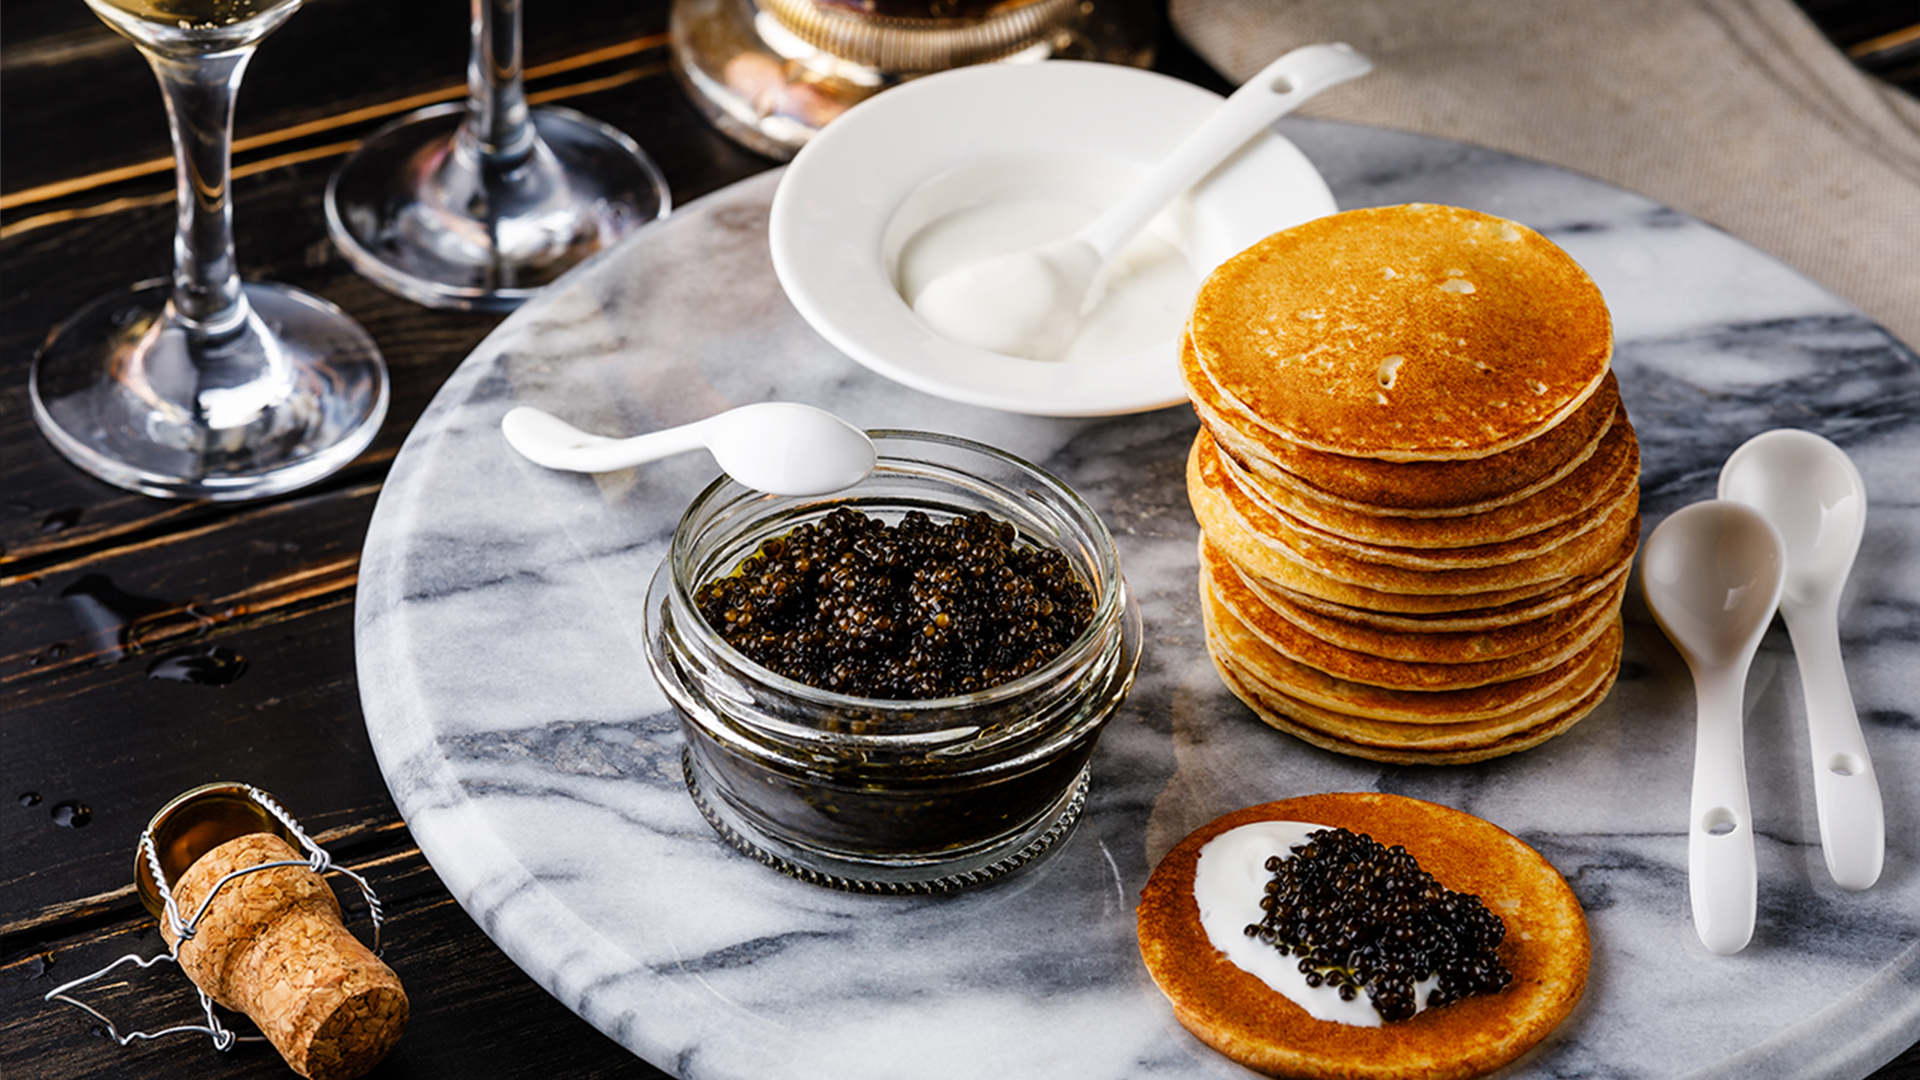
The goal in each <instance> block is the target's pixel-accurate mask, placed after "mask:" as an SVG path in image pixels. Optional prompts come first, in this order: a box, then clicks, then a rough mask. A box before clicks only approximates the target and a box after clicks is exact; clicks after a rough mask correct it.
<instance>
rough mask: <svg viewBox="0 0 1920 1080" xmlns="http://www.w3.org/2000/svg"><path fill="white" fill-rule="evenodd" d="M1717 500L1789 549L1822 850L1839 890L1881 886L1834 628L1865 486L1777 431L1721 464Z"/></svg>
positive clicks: (1875, 809)
mask: <svg viewBox="0 0 1920 1080" xmlns="http://www.w3.org/2000/svg"><path fill="white" fill-rule="evenodd" d="M1720 497H1721V498H1723V499H1731V500H1733V501H1735V502H1740V503H1745V504H1746V505H1748V506H1751V507H1753V508H1754V509H1756V510H1758V511H1760V513H1761V514H1763V515H1765V517H1766V518H1767V520H1768V521H1771V522H1773V527H1774V528H1776V529H1778V530H1779V531H1780V536H1781V538H1782V539H1783V540H1784V541H1785V543H1786V554H1787V584H1786V587H1785V588H1784V589H1783V590H1782V591H1781V593H1780V616H1781V618H1783V619H1785V620H1786V624H1787V633H1788V634H1789V635H1791V636H1792V638H1793V652H1794V656H1795V657H1796V658H1797V659H1798V660H1799V663H1800V685H1801V689H1802V690H1803V691H1804V692H1805V694H1806V699H1807V735H1808V742H1809V743H1810V744H1811V746H1812V749H1813V797H1814V805H1815V807H1816V808H1817V809H1818V812H1819V816H1820V847H1821V850H1822V851H1823V852H1824V853H1825V855H1826V858H1827V873H1829V874H1830V875H1832V877H1833V880H1834V882H1835V883H1836V884H1838V885H1839V886H1840V887H1841V888H1843V889H1864V888H1866V887H1868V886H1869V885H1872V884H1873V883H1874V882H1875V881H1877V880H1879V877H1880V869H1881V866H1882V864H1883V862H1884V861H1885V859H1886V843H1887V824H1886V815H1885V811H1884V809H1883V807H1882V806H1881V803H1880V784H1879V781H1877V780H1876V779H1875V778H1874V775H1873V760H1872V758H1870V757H1868V756H1867V742H1866V739H1865V738H1864V737H1863V736H1862V735H1861V734H1860V718H1859V716H1858V715H1856V714H1855V712H1854V708H1853V693H1852V691H1851V690H1850V689H1848V687H1847V671H1846V668H1845V667H1844V666H1843V665H1842V663H1841V660H1840V625H1839V623H1840V591H1841V589H1842V587H1844V586H1845V585H1846V582H1847V575H1848V574H1849V573H1851V572H1852V570H1853V558H1854V555H1855V554H1856V553H1857V552H1858V551H1859V550H1860V536H1861V534H1862V533H1863V532H1865V530H1866V520H1867V492H1866V485H1865V484H1864V483H1863V482H1862V481H1861V479H1860V470H1859V469H1857V468H1855V467H1854V464H1853V461H1852V459H1850V458H1848V457H1847V454H1846V451H1844V450H1841V449H1840V448H1839V447H1838V446H1835V445H1834V444H1833V443H1831V442H1829V441H1827V440H1826V439H1823V438H1821V437H1820V436H1818V435H1815V434H1814V433H1812V432H1810V431H1798V430H1795V429H1792V428H1781V429H1779V430H1776V431H1768V432H1764V433H1762V434H1760V435H1756V436H1754V437H1753V438H1751V439H1749V440H1747V441H1746V442H1745V443H1744V444H1742V445H1741V447H1740V449H1738V450H1735V451H1734V452H1733V456H1731V457H1729V458H1727V463H1726V464H1725V465H1724V466H1722V467H1721V469H1720Z"/></svg>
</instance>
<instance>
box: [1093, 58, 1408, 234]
mask: <svg viewBox="0 0 1920 1080" xmlns="http://www.w3.org/2000/svg"><path fill="white" fill-rule="evenodd" d="M1372 70H1373V63H1372V62H1371V61H1369V60H1368V59H1367V58H1366V57H1364V56H1361V55H1360V54H1359V53H1357V52H1355V51H1354V50H1353V49H1352V48H1350V47H1349V46H1346V45H1327V44H1322V45H1305V46H1302V47H1300V48H1298V49H1295V50H1293V51H1292V52H1289V53H1287V54H1286V55H1285V56H1282V57H1281V58H1280V59H1278V60H1275V61H1274V62H1273V63H1271V64H1268V65H1267V66H1266V67H1264V68H1262V69H1261V70H1260V72H1259V74H1257V75H1255V76H1254V77H1253V78H1251V79H1248V80H1247V81H1246V83H1245V84H1243V85H1242V86H1241V87H1240V89H1238V90H1235V91H1234V92H1233V94H1232V95H1231V96H1230V97H1228V98H1227V100H1226V101H1225V103H1223V104H1222V105H1221V106H1220V108H1218V109H1216V110H1214V113H1213V115H1212V116H1209V117H1208V118H1207V119H1206V121H1205V122H1204V123H1202V124H1201V125H1200V126H1199V127H1198V128H1195V129H1194V131H1193V133H1192V134H1190V135H1188V136H1187V137H1186V138H1185V139H1183V140H1181V143H1180V145H1179V146H1178V147H1177V148H1175V149H1174V151H1173V152H1172V153H1171V154H1169V155H1167V157H1166V158H1165V163H1164V164H1163V165H1161V166H1159V167H1158V168H1156V169H1155V170H1154V172H1153V173H1152V174H1151V175H1149V176H1148V177H1147V179H1146V180H1145V181H1144V182H1142V183H1141V184H1139V185H1137V186H1136V187H1135V188H1134V189H1133V190H1132V191H1131V192H1129V193H1128V194H1127V195H1126V196H1125V197H1124V198H1122V199H1121V200H1120V201H1119V202H1117V203H1115V204H1113V206H1111V207H1109V208H1108V209H1107V210H1106V211H1105V212H1103V213H1102V214H1101V215H1100V216H1099V217H1098V218H1095V219H1094V220H1093V221H1092V222H1090V223H1089V224H1088V225H1087V226H1086V227H1085V228H1083V229H1081V230H1080V232H1079V233H1077V234H1076V236H1077V238H1078V239H1080V240H1081V241H1083V242H1085V243H1086V244H1087V245H1088V246H1089V247H1091V248H1093V250H1094V251H1095V253H1097V254H1098V255H1099V256H1100V259H1101V261H1102V262H1104V261H1106V260H1108V259H1111V258H1112V257H1113V256H1114V253H1115V252H1118V251H1119V250H1120V249H1121V248H1122V247H1124V246H1125V245H1126V242H1127V241H1128V240H1131V239H1133V235H1134V234H1135V233H1137V232H1139V231H1140V230H1141V229H1142V228H1144V227H1145V226H1146V224H1147V222H1149V221H1151V220H1153V216H1154V215H1155V214H1157V213H1159V212H1160V211H1161V210H1162V209H1164V208H1165V207H1166V205H1167V204H1168V203H1170V202H1172V201H1173V199H1174V197H1175V196H1177V195H1179V194H1180V193H1181V192H1183V191H1185V190H1187V189H1188V188H1190V187H1192V186H1193V185H1194V184H1195V183H1197V182H1199V180H1200V179H1201V178H1202V177H1204V176H1206V175H1207V174H1208V173H1210V172H1212V171H1213V170H1214V168H1215V167H1216V166H1218V165H1219V164H1220V163H1221V162H1222V161H1225V160H1226V159H1227V157H1228V156H1229V155H1231V154H1232V153H1233V152H1234V151H1235V150H1238V149H1239V148H1240V147H1241V146H1242V145H1244V144H1245V143H1246V142H1247V140H1249V139H1251V138H1253V136H1255V135H1257V134H1259V132H1260V129H1261V128H1264V127H1266V126H1267V125H1269V124H1271V123H1273V122H1274V121H1275V120H1278V119H1280V118H1281V117H1282V116H1285V115H1286V114H1288V113H1290V112H1292V111H1293V110H1294V109H1296V108H1298V107H1300V106H1301V105H1304V104H1305V103H1306V101H1307V99H1308V98H1311V97H1313V96H1314V95H1315V94H1318V93H1319V92H1320V91H1322V90H1325V89H1327V88H1329V87H1332V86H1338V85H1339V84H1341V83H1343V82H1346V81H1347V80H1349V79H1357V78H1359V77H1360V76H1362V75H1365V74H1366V73H1367V72H1369V71H1372Z"/></svg>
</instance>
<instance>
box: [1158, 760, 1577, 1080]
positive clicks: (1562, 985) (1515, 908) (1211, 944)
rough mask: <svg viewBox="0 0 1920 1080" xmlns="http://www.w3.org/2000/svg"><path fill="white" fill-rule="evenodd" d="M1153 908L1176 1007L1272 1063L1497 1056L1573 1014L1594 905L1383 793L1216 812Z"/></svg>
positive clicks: (1453, 813)
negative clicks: (1583, 904)
mask: <svg viewBox="0 0 1920 1080" xmlns="http://www.w3.org/2000/svg"><path fill="white" fill-rule="evenodd" d="M1138 916H1139V937H1140V955H1141V958H1142V959H1143V960H1144V961H1145V962H1146V966H1147V970H1148V972H1149V973H1150V974H1151V975H1152V976H1153V980H1154V982H1155V983H1156V984H1157V985H1158V986H1159V987H1160V990H1161V992H1162V993H1164V994H1165V995H1166V996H1167V1000H1168V1001H1169V1002H1170V1003H1171V1004H1172V1006H1173V1012H1174V1016H1175V1017H1176V1018H1177V1019H1178V1020H1179V1021H1180V1023H1181V1024H1182V1025H1183V1026H1185V1027H1186V1028H1187V1029H1188V1030H1189V1031H1191V1032H1192V1033H1193V1034H1194V1035H1195V1036H1196V1037H1198V1038H1199V1039H1200V1040H1201V1041H1202V1042H1204V1043H1206V1044H1207V1045H1208V1046H1210V1047H1212V1048H1213V1049H1215V1050H1217V1051H1219V1052H1220V1053H1222V1054H1225V1055H1226V1056H1228V1057H1229V1058H1232V1059H1233V1060H1234V1061H1237V1062H1239V1063H1240V1064H1242V1065H1245V1066H1247V1067H1249V1068H1252V1069H1256V1070H1258V1071H1260V1072H1263V1073H1267V1074H1268V1075H1272V1076H1288V1077H1311V1078H1322V1077H1324V1078H1333V1077H1340V1078H1356V1080H1365V1078H1376V1077H1377V1078H1382V1080H1384V1078H1388V1077H1394V1078H1405V1077H1421V1078H1430V1080H1437V1078H1455V1080H1458V1078H1465V1077H1474V1076H1481V1075H1484V1074H1486V1073H1489V1072H1492V1071H1493V1070H1495V1069H1498V1068H1500V1067H1501V1066H1503V1065H1505V1064H1507V1063H1508V1062H1510V1061H1512V1060H1514V1059H1515V1058H1517V1057H1519V1056H1520V1055H1521V1054H1523V1053H1525V1052H1526V1051H1527V1050H1529V1049H1530V1048H1532V1047H1533V1046H1535V1045H1536V1044H1538V1043H1539V1042H1540V1041H1541V1040H1542V1039H1544V1038H1545V1037H1546V1036H1547V1035H1548V1033H1549V1032H1551V1031H1552V1030H1553V1029H1554V1028H1555V1027H1556V1026H1558V1025H1559V1023H1560V1022H1561V1021H1562V1020H1564V1019H1566V1017H1567V1015H1568V1014H1569V1013H1571V1012H1572V1011H1573V1008H1574V1006H1575V1005H1576V1004H1577V1003H1578V1002H1579V1000H1580V995H1581V992H1582V991H1583V990H1584V989H1585V986H1586V980H1587V967H1588V963H1589V958H1590V955H1591V946H1590V943H1589V941H1588V938H1587V924H1586V916H1585V914H1584V913H1583V912H1582V910H1581V908H1580V903H1579V901H1578V900H1577V899H1576V898H1575V897H1574V895H1573V892H1572V890H1571V889H1570V888H1568V886H1567V883H1566V881H1565V879H1564V878H1562V877H1561V876H1560V873H1559V871H1557V870H1555V869H1554V868H1553V866H1552V865H1551V864H1550V863H1548V862H1547V861H1546V860H1545V859H1544V858H1542V857H1541V856H1540V855H1539V854H1538V853H1537V852H1535V851H1534V850H1533V849H1532V848H1530V847H1528V846H1527V845H1526V844H1524V843H1522V842H1520V841H1519V840H1518V839H1516V838H1515V837H1513V836H1512V835H1511V834H1509V833H1507V832H1506V831H1505V830H1502V829H1500V828H1499V827H1498V826H1495V825H1493V824H1491V823H1489V822H1487V821H1484V820H1482V819H1480V818H1476V817H1474V816H1472V815H1470V814H1465V813H1462V812H1460V811H1457V810H1453V809H1450V808H1448V807H1445V806H1440V805H1438V804H1436V803H1430V802H1424V801H1421V800H1418V799H1409V798H1405V797H1402V796H1397V795H1382V794H1377V793H1371V792H1361V793H1345V794H1330V795H1308V796H1303V797H1300V798H1295V799H1286V800H1282V801H1280V802H1271V803H1264V804H1261V805H1258V806H1251V807H1247V808H1245V809H1243V810H1238V811H1235V812H1233V813H1231V814H1227V815H1225V816H1224V817H1220V818H1217V819H1215V820H1214V821H1212V822H1209V823H1208V824H1206V825H1204V826H1202V827H1201V828H1199V829H1197V830H1195V831H1194V832H1193V833H1192V834H1191V835H1189V836H1188V837H1187V838H1186V839H1185V840H1182V841H1181V842H1180V843H1179V844H1177V845H1176V846H1175V847H1174V848H1173V849H1172V850H1171V851H1169V852H1168V853H1167V854H1166V855H1165V856H1164V857H1163V858H1162V859H1161V861H1160V863H1159V865H1158V867H1156V868H1155V870H1154V872H1153V875H1152V877H1151V878H1150V879H1149V880H1148V882H1147V885H1146V888H1144V889H1143V890H1142V891H1141V896H1140V906H1139V910H1138Z"/></svg>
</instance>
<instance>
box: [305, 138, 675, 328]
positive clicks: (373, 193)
mask: <svg viewBox="0 0 1920 1080" xmlns="http://www.w3.org/2000/svg"><path fill="white" fill-rule="evenodd" d="M530 115H531V121H532V127H533V130H534V133H535V135H536V136H537V137H536V138H535V140H534V145H533V147H532V148H531V149H530V150H529V151H528V152H527V154H526V155H525V157H524V160H521V161H519V162H518V163H517V164H515V165H513V166H512V167H505V166H503V165H501V164H499V163H497V162H494V161H490V160H489V159H488V158H487V157H486V156H485V155H483V154H482V153H481V152H480V151H479V148H478V146H477V144H476V143H475V141H474V139H473V138H472V136H471V135H470V134H469V133H467V132H466V130H465V120H466V117H467V108H466V106H465V105H464V104H452V105H439V106H435V107H433V108H430V109H422V110H420V111H419V112H415V113H412V114H409V115H407V116H404V117H401V118H400V119H399V120H396V121H394V122H393V123H391V124H389V125H387V126H386V127H384V128H382V129H380V130H379V131H377V132H375V133H374V134H373V136H372V137H371V138H369V139H368V140H367V141H366V142H365V143H364V144H362V145H361V147H360V148H359V149H358V150H356V151H354V153H353V154H352V155H351V156H349V157H348V158H347V160H346V161H345V162H343V163H342V164H341V166H340V169H339V171H338V172H336V173H335V174H334V176H333V179H332V180H331V181H330V182H329V183H328V185H327V198H326V208H327V228H328V231H329V232H331V233H332V234H333V240H334V243H335V244H337V245H339V247H340V250H341V252H342V253H343V254H345V255H346V257H347V260H348V261H349V262H351V263H352V264H353V266H354V268H355V269H356V270H358V271H359V272H360V273H361V274H364V275H365V276H366V277H367V278H369V279H371V280H372V281H373V282H375V283H376V284H378V285H380V286H381V287H382V288H385V289H387V290H388V291H390V292H393V293H397V294H399V295H400V296H403V297H405V298H406V299H408V300H412V301H413V302H415V303H418V304H424V305H426V306H427V307H433V308H449V309H455V310H473V311H507V310H511V309H512V308H515V307H518V306H519V305H520V304H521V303H523V302H525V301H526V300H527V299H528V298H529V297H531V296H533V295H534V294H535V293H536V292H538V291H539V289H540V288H541V287H542V286H544V285H546V284H548V283H549V282H551V281H553V280H554V279H555V278H557V277H559V276H560V275H561V274H562V273H564V272H565V271H567V270H568V269H570V268H572V267H573V266H574V265H575V264H577V263H579V262H580V261H581V260H583V259H585V258H587V257H588V256H589V255H592V254H594V253H595V252H597V251H600V250H603V249H605V248H607V247H610V246H612V245H613V243H614V242H615V241H617V240H619V239H620V238H621V237H623V236H625V235H627V234H628V233H630V232H632V231H633V230H635V229H637V228H639V227H640V226H641V225H644V224H646V223H647V222H649V221H652V220H654V219H655V218H660V217H665V216H666V214H667V212H668V210H669V209H670V206H671V202H670V197H669V195H668V192H667V185H666V180H665V179H664V178H663V177H662V176H661V174H660V170H659V169H658V168H657V167H656V166H655V165H654V163H653V160H652V159H651V158H649V157H647V155H646V154H645V152H643V151H642V150H641V149H640V148H639V147H638V146H637V145H635V144H634V142H633V140H632V139H629V138H627V136H625V135H623V134H621V133H620V132H619V131H616V130H614V129H613V128H611V127H608V126H607V125H605V124H602V123H600V122H598V121H596V120H591V119H589V118H587V117H585V116H582V115H580V114H579V113H576V112H573V111H571V110H568V109H559V108H553V107H543V108H537V109H533V110H531V114H530Z"/></svg>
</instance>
